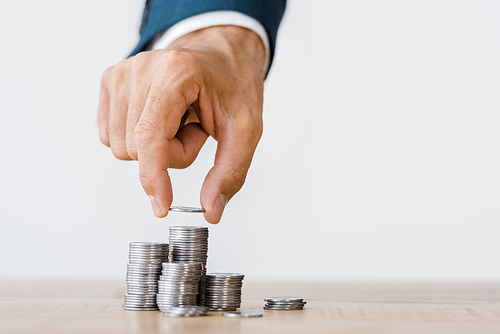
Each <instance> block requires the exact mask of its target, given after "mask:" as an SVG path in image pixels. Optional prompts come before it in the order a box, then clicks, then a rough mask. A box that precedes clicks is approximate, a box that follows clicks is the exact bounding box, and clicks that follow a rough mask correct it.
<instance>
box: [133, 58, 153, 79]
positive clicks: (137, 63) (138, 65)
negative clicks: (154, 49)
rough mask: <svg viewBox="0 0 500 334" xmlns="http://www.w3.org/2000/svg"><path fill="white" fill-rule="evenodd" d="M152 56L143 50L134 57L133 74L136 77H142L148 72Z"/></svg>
mask: <svg viewBox="0 0 500 334" xmlns="http://www.w3.org/2000/svg"><path fill="white" fill-rule="evenodd" d="M150 61H151V57H150V55H149V54H148V53H147V52H141V53H138V54H137V55H135V56H134V57H133V58H132V74H133V76H134V77H142V76H144V74H145V73H146V71H147V69H148V67H149V64H150Z"/></svg>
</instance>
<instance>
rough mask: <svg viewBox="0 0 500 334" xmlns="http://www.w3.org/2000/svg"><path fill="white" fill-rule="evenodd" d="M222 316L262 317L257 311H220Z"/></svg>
mask: <svg viewBox="0 0 500 334" xmlns="http://www.w3.org/2000/svg"><path fill="white" fill-rule="evenodd" d="M222 315H223V316H224V317H228V318H254V317H262V313H259V312H226V313H222Z"/></svg>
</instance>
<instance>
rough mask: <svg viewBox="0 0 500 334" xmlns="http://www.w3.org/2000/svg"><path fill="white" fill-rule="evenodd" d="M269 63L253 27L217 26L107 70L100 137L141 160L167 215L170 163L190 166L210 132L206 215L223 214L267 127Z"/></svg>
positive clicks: (211, 218) (119, 153)
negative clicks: (264, 125)
mask: <svg viewBox="0 0 500 334" xmlns="http://www.w3.org/2000/svg"><path fill="white" fill-rule="evenodd" d="M264 63H265V56H264V48H263V45H262V42H261V40H260V39H259V37H258V36H257V35H256V34H255V33H254V32H252V31H250V30H247V29H244V28H240V27H236V26H218V27H210V28H205V29H202V30H199V31H196V32H193V33H190V34H188V35H185V36H183V37H181V38H179V39H177V40H176V41H175V42H174V43H172V44H171V46H170V47H168V48H167V49H164V50H154V51H147V52H141V53H139V54H137V55H136V56H134V57H131V58H129V59H126V60H123V61H121V62H120V63H118V64H117V65H115V66H113V67H110V68H108V69H107V70H106V71H105V72H104V74H103V76H102V81H101V92H100V99H99V136H100V139H101V141H102V142H103V143H104V144H105V145H107V146H109V147H111V150H112V152H113V154H114V155H115V157H117V158H118V159H121V160H137V161H138V162H139V178H140V181H141V184H142V186H143V188H144V191H145V192H146V194H147V195H149V197H150V199H151V205H152V208H153V212H154V214H155V215H156V216H157V217H160V218H161V217H165V216H166V215H167V214H168V210H169V207H170V205H171V204H172V185H171V182H170V177H169V174H168V171H167V169H168V168H186V167H188V166H189V165H190V164H191V163H192V162H193V161H194V160H195V159H196V156H197V155H198V152H199V151H200V149H201V147H202V146H203V144H204V143H205V141H206V139H207V137H208V136H209V135H210V136H212V137H213V138H214V139H215V140H217V142H218V145H217V152H216V155H215V161H214V166H213V167H212V168H211V169H210V171H209V173H208V174H207V176H206V178H205V181H204V183H203V186H202V189H201V194H200V201H201V205H202V207H203V208H204V209H205V210H206V212H205V214H204V215H205V219H206V220H207V221H208V222H209V223H212V224H217V223H218V222H219V221H220V219H221V216H222V213H223V211H224V207H225V205H226V203H227V202H228V201H229V200H230V199H231V197H233V195H234V194H236V192H238V191H239V190H240V189H241V187H242V186H243V183H244V182H245V178H246V175H247V171H248V168H249V167H250V163H251V161H252V157H253V154H254V152H255V149H256V147H257V144H258V142H259V140H260V137H261V135H262V104H263V76H264V71H265V69H264Z"/></svg>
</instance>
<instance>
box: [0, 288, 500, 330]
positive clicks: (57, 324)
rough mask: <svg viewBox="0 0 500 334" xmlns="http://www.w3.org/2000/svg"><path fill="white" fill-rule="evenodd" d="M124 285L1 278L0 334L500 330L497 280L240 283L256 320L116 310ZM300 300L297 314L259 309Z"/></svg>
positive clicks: (243, 306) (214, 313)
mask: <svg viewBox="0 0 500 334" xmlns="http://www.w3.org/2000/svg"><path fill="white" fill-rule="evenodd" d="M124 292H125V284H124V283H117V282H92V281H87V282H86V281H3V282H2V281H0V333H2V334H4V333H67V332H71V333H217V334H221V333H231V334H233V333H500V284H498V283H468V284H465V283H464V284H458V283H449V284H445V283H440V284H437V283H436V284H423V283H407V284H395V283H386V284H382V283H287V284H284V283H256V282H245V284H244V289H243V301H244V302H243V305H242V310H245V311H260V312H263V313H264V316H263V317H262V318H252V319H238V318H236V319H231V318H225V317H222V316H221V315H220V313H217V312H212V313H211V315H210V316H208V317H200V318H168V317H164V316H163V315H162V314H161V313H160V312H133V311H125V310H123V308H122V305H121V304H122V303H123V293H124ZM270 296H299V297H303V298H305V299H306V300H307V301H308V304H307V305H306V308H305V309H304V310H303V311H264V310H262V306H263V305H264V301H263V298H264V297H270Z"/></svg>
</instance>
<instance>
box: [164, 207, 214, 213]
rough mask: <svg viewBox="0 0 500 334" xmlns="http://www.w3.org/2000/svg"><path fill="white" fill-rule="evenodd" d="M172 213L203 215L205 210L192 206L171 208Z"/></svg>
mask: <svg viewBox="0 0 500 334" xmlns="http://www.w3.org/2000/svg"><path fill="white" fill-rule="evenodd" d="M169 210H170V211H173V212H190V213H203V212H205V209H203V208H195V207H191V206H171V207H170V209H169Z"/></svg>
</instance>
